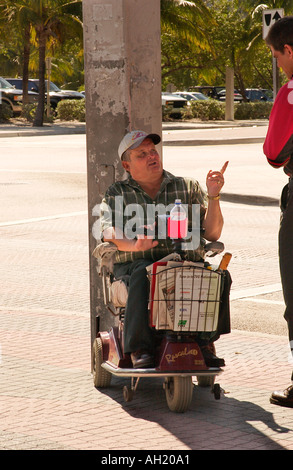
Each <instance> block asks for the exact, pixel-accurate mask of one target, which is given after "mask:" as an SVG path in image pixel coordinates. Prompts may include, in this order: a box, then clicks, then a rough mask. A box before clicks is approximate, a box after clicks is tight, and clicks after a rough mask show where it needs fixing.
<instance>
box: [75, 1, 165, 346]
mask: <svg viewBox="0 0 293 470" xmlns="http://www.w3.org/2000/svg"><path fill="white" fill-rule="evenodd" d="M83 21H84V51H85V93H86V135H87V164H88V213H89V266H90V302H91V341H93V339H94V337H95V333H96V331H95V317H96V316H99V319H100V321H99V323H100V330H101V331H103V330H106V329H108V328H109V327H110V326H111V325H112V324H113V322H114V317H113V316H112V315H111V314H110V313H109V312H108V311H107V310H106V309H105V308H104V304H103V301H102V290H101V282H100V279H99V277H98V275H97V269H96V260H95V259H94V258H93V257H92V252H93V249H94V248H95V246H96V244H97V240H96V238H97V236H98V233H97V229H98V204H99V203H100V202H101V199H102V197H103V195H104V193H105V191H106V189H107V188H108V186H109V185H110V184H112V183H113V182H114V181H115V180H117V179H121V178H122V177H123V176H124V172H123V168H122V165H121V162H120V161H119V157H118V154H117V149H118V145H119V143H120V141H121V139H122V137H123V136H124V135H125V133H126V132H127V131H129V130H134V129H142V130H145V131H146V132H156V133H158V134H161V133H162V105H161V41H160V36H161V31H160V2H159V1H158V0H148V1H145V0H107V1H102V0H84V1H83Z"/></svg>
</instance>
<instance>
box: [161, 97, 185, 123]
mask: <svg viewBox="0 0 293 470" xmlns="http://www.w3.org/2000/svg"><path fill="white" fill-rule="evenodd" d="M186 105H187V100H186V99H185V98H182V97H181V96H178V95H175V94H174V93H167V92H163V93H162V107H163V110H168V111H169V112H170V116H172V117H180V116H181V113H182V112H183V111H184V108H185V107H186Z"/></svg>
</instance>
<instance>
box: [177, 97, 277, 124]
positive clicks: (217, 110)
mask: <svg viewBox="0 0 293 470" xmlns="http://www.w3.org/2000/svg"><path fill="white" fill-rule="evenodd" d="M272 106H273V103H272V102H268V101H267V102H263V101H255V102H252V103H244V102H243V103H235V106H234V118H235V119H236V120H251V119H268V118H269V116H270V112H271V109H272ZM225 108H226V104H225V103H224V102H221V101H217V100H214V99H210V100H206V101H191V105H190V106H188V107H187V108H186V111H184V113H183V116H182V117H183V119H199V120H201V121H214V120H219V121H222V120H224V119H225Z"/></svg>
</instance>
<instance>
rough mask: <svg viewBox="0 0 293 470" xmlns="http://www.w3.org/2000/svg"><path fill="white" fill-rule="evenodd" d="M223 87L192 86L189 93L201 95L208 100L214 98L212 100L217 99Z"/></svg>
mask: <svg viewBox="0 0 293 470" xmlns="http://www.w3.org/2000/svg"><path fill="white" fill-rule="evenodd" d="M224 89H225V87H224V86H209V85H203V86H194V87H191V88H190V90H189V91H190V93H194V92H197V93H202V94H203V95H205V96H207V97H208V98H214V99H216V100H217V99H219V97H218V94H219V93H220V91H222V90H224Z"/></svg>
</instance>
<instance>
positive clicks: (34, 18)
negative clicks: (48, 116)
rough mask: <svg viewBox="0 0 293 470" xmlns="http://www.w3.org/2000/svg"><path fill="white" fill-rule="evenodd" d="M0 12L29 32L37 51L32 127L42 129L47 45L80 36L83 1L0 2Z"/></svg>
mask: <svg viewBox="0 0 293 470" xmlns="http://www.w3.org/2000/svg"><path fill="white" fill-rule="evenodd" d="M0 9H1V10H2V11H4V12H5V13H6V17H7V19H8V20H9V21H14V20H15V19H17V20H18V22H19V24H21V25H22V26H23V27H24V30H25V31H26V33H27V34H28V30H29V31H30V32H31V36H32V35H33V36H35V38H36V41H37V44H38V51H39V52H38V55H39V101H38V106H37V110H36V114H35V119H34V123H33V125H34V126H42V125H43V119H44V108H45V73H46V65H45V59H46V50H47V45H48V43H49V40H50V39H51V40H52V39H53V40H54V41H57V42H58V41H59V42H62V41H63V40H64V38H66V37H72V35H74V34H75V35H82V20H81V18H82V11H81V10H82V0H0ZM29 25H30V26H29ZM31 36H30V37H31ZM26 37H27V38H28V35H27V36H26ZM26 41H28V39H27V40H26ZM27 50H28V49H27ZM27 50H26V51H27ZM24 75H25V74H24ZM24 78H25V77H24Z"/></svg>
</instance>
